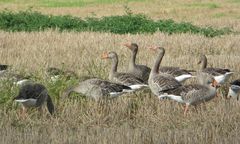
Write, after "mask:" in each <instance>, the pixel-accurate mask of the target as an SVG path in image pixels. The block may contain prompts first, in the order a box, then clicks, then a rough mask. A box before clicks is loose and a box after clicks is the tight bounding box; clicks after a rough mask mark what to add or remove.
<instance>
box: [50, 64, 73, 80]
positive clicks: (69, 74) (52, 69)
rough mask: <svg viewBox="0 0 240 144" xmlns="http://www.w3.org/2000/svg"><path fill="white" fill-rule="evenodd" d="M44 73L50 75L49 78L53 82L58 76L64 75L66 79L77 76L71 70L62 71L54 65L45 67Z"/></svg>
mask: <svg viewBox="0 0 240 144" xmlns="http://www.w3.org/2000/svg"><path fill="white" fill-rule="evenodd" d="M46 74H47V75H48V76H50V77H51V80H52V81H54V82H55V81H57V80H58V79H59V78H60V76H65V77H66V78H67V79H70V78H71V77H75V78H77V74H76V73H74V72H73V71H69V70H67V71H63V70H61V69H59V68H55V67H49V68H47V70H46Z"/></svg>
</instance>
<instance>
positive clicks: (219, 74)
mask: <svg viewBox="0 0 240 144" xmlns="http://www.w3.org/2000/svg"><path fill="white" fill-rule="evenodd" d="M200 63H202V67H201V72H204V73H208V74H210V75H212V76H214V79H215V80H216V81H217V82H218V83H219V84H224V83H225V82H226V81H227V80H228V79H229V78H230V76H231V75H232V74H233V72H232V71H231V70H229V69H225V68H213V67H207V57H206V56H205V55H201V57H200V60H199V62H198V64H200Z"/></svg>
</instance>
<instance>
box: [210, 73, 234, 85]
mask: <svg viewBox="0 0 240 144" xmlns="http://www.w3.org/2000/svg"><path fill="white" fill-rule="evenodd" d="M233 73H234V72H227V73H225V74H224V75H219V76H215V77H214V79H215V80H216V81H217V82H218V83H219V84H224V83H225V82H226V81H227V80H228V79H229V78H230V76H231V75H232V74H233Z"/></svg>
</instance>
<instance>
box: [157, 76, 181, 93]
mask: <svg viewBox="0 0 240 144" xmlns="http://www.w3.org/2000/svg"><path fill="white" fill-rule="evenodd" d="M152 81H153V84H154V85H155V86H156V87H157V88H158V91H159V92H166V91H169V90H172V89H175V88H178V87H180V86H181V83H180V82H178V81H177V80H176V79H175V78H173V77H172V76H167V75H157V76H156V77H154V78H153V80H152Z"/></svg>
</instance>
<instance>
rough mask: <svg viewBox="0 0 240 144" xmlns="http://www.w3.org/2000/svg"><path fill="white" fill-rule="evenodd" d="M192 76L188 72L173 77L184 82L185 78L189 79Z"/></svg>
mask: <svg viewBox="0 0 240 144" xmlns="http://www.w3.org/2000/svg"><path fill="white" fill-rule="evenodd" d="M192 77H194V76H192V75H190V74H183V75H180V76H177V77H175V79H176V80H177V81H178V82H184V81H186V80H187V79H190V78H192Z"/></svg>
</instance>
